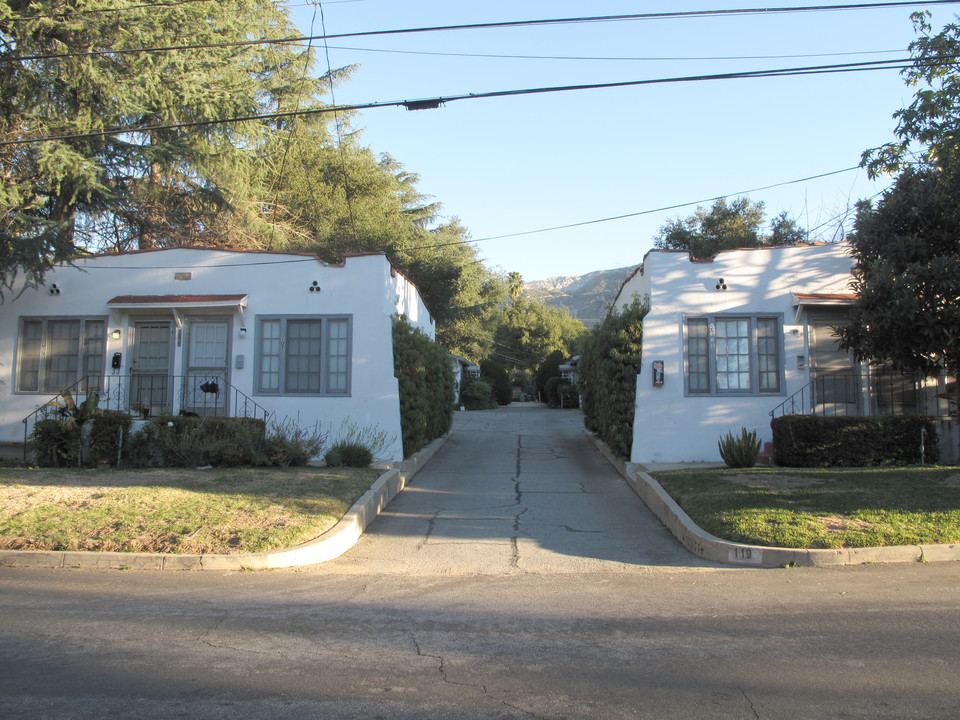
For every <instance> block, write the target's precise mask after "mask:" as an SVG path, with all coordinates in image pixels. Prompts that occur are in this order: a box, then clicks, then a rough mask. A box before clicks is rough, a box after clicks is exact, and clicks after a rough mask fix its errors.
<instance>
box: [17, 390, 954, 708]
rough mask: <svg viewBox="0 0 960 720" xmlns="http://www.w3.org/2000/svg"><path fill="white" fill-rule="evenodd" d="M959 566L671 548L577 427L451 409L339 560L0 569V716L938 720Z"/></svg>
mask: <svg viewBox="0 0 960 720" xmlns="http://www.w3.org/2000/svg"><path fill="white" fill-rule="evenodd" d="M958 678H960V563H924V564H920V563H917V564H907V565H900V564H889V565H873V566H856V567H839V568H827V569H824V568H785V569H756V568H734V567H725V566H719V565H714V564H711V563H707V562H705V561H702V560H700V559H699V558H697V557H695V556H694V555H692V554H690V553H689V552H687V551H686V550H685V549H683V548H682V547H681V546H680V545H679V543H677V542H676V541H675V540H674V539H673V538H672V537H671V536H670V534H669V533H667V532H666V530H664V529H663V527H662V526H661V525H660V524H659V522H658V521H657V520H656V519H655V518H654V517H653V516H652V515H651V514H650V513H649V512H648V511H647V510H646V508H645V507H644V505H643V503H642V502H641V501H640V500H639V499H638V498H637V497H636V496H635V495H634V494H633V493H632V492H631V491H630V489H629V488H628V487H627V486H626V484H625V482H624V481H623V480H622V479H621V478H620V477H619V475H617V473H616V472H615V471H614V470H613V469H612V468H611V467H610V466H609V464H607V463H606V461H605V460H604V459H603V458H602V457H601V456H600V454H599V453H598V452H597V451H596V450H595V449H594V448H593V447H592V446H591V445H590V443H589V442H588V441H587V440H586V439H585V438H584V437H583V431H582V423H581V419H580V415H579V413H577V412H575V411H548V410H541V409H536V408H531V407H508V408H503V409H500V410H496V411H490V412H482V413H458V414H457V416H456V418H455V432H454V434H453V436H452V437H451V438H450V439H449V440H448V442H447V443H446V445H445V446H444V447H443V448H442V449H441V450H440V452H439V453H438V454H437V455H436V456H435V458H434V459H433V460H432V461H431V462H430V463H429V464H428V465H427V466H426V467H425V468H424V469H423V470H422V471H421V472H420V473H419V474H418V475H417V476H416V477H415V478H414V480H413V483H412V484H411V485H410V486H409V487H408V488H407V489H406V490H404V491H403V492H402V493H401V494H400V495H399V496H398V497H397V498H396V499H395V500H394V501H393V502H392V503H391V504H390V505H389V506H388V507H387V508H386V511H385V512H383V513H382V514H381V516H380V517H379V518H378V519H377V520H376V521H374V523H373V524H372V525H371V526H370V527H369V528H368V530H367V532H366V533H365V534H364V535H363V536H362V537H361V539H360V541H359V542H358V544H357V545H356V546H355V547H354V548H353V549H352V550H350V551H348V552H347V553H346V554H345V555H343V556H341V557H340V558H337V559H335V560H332V561H330V562H327V563H324V564H322V565H316V566H309V567H305V568H300V569H295V570H273V571H255V572H152V571H150V572H148V571H131V570H126V571H120V570H113V571H105V570H83V569H80V570H63V569H60V570H54V569H40V568H9V567H4V568H0V718H4V719H19V718H30V719H31V720H34V719H37V718H103V717H117V718H203V719H205V718H288V717H289V718H400V719H404V720H405V719H407V718H410V719H413V718H685V719H689V718H956V717H958V716H960V681H958Z"/></svg>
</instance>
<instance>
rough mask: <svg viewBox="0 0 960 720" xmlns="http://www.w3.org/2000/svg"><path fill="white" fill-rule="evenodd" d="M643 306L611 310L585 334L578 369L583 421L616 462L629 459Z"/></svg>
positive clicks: (645, 310) (637, 303)
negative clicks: (617, 457) (613, 454)
mask: <svg viewBox="0 0 960 720" xmlns="http://www.w3.org/2000/svg"><path fill="white" fill-rule="evenodd" d="M647 310H648V308H647V306H646V305H644V304H642V303H641V302H640V301H639V300H634V301H633V302H632V303H631V304H630V305H628V306H626V307H625V308H623V309H622V310H621V311H619V312H618V311H616V310H611V311H610V312H609V313H608V314H607V317H606V318H604V320H603V322H602V323H600V324H599V325H598V326H596V327H594V328H593V329H592V330H590V332H589V333H588V334H587V335H586V336H585V338H584V340H583V342H582V348H581V351H580V364H579V365H578V368H577V369H578V375H579V379H578V381H577V384H578V388H579V391H580V401H581V408H582V410H583V421H584V424H585V425H586V427H587V429H588V430H590V431H591V432H595V433H596V434H597V436H598V437H599V438H600V439H601V440H603V441H604V442H605V443H606V444H607V445H608V446H609V447H610V449H611V450H612V451H613V452H614V453H616V454H617V455H618V456H619V457H621V458H629V457H630V448H631V447H632V445H633V421H634V413H635V406H636V402H637V374H638V373H639V372H640V367H641V360H642V357H643V318H644V316H645V315H646V314H647Z"/></svg>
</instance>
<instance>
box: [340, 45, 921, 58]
mask: <svg viewBox="0 0 960 720" xmlns="http://www.w3.org/2000/svg"><path fill="white" fill-rule="evenodd" d="M328 47H329V48H330V49H331V50H350V51H354V52H372V53H390V54H395V55H427V56H431V57H464V58H485V59H492V60H575V61H578V62H581V61H594V60H596V61H604V62H683V61H705V60H709V61H718V60H799V59H801V58H820V57H848V56H859V55H890V54H892V53H900V52H903V48H898V49H896V50H860V51H852V52H832V53H799V54H795V55H712V56H711V55H701V56H689V57H683V56H675V57H653V56H650V57H635V56H610V55H607V56H596V55H594V56H591V55H504V54H496V53H452V52H430V51H427V50H387V49H384V48H361V47H346V46H343V45H330V46H328Z"/></svg>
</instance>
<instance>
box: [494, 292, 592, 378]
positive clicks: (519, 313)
mask: <svg viewBox="0 0 960 720" xmlns="http://www.w3.org/2000/svg"><path fill="white" fill-rule="evenodd" d="M584 330H585V328H584V327H583V323H582V322H580V321H579V320H577V319H576V318H574V317H573V316H572V315H570V313H569V312H568V311H567V310H558V309H556V308H552V307H549V306H548V305H546V304H545V303H543V302H540V301H535V300H529V299H526V298H520V299H518V300H517V301H516V302H515V303H513V304H512V305H508V306H506V307H505V308H503V309H502V310H501V311H500V317H499V323H498V325H497V329H496V332H495V334H494V342H495V343H496V348H497V351H498V352H499V353H501V354H502V355H503V356H504V357H505V358H506V359H507V361H508V362H510V363H511V364H512V365H513V367H515V368H527V369H532V368H535V367H538V366H539V365H540V364H541V363H542V362H543V359H544V358H545V357H547V355H549V354H550V353H552V352H559V353H560V354H561V355H564V356H567V355H570V354H571V353H572V352H573V349H574V348H575V347H576V342H577V338H579V337H580V335H582V334H583V332H584Z"/></svg>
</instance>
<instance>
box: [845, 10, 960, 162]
mask: <svg viewBox="0 0 960 720" xmlns="http://www.w3.org/2000/svg"><path fill="white" fill-rule="evenodd" d="M911 18H912V20H913V25H914V30H915V31H916V32H917V33H918V34H919V36H920V37H918V38H917V39H916V40H915V41H913V42H912V43H911V44H910V54H911V56H912V58H913V64H912V65H911V66H910V67H908V68H906V69H905V70H903V72H902V74H903V77H904V78H905V80H906V83H907V85H910V86H918V85H921V86H923V87H922V89H920V90H918V91H917V93H916V94H915V96H914V99H913V102H912V103H911V104H910V105H909V106H907V107H905V108H902V109H900V110H898V111H897V112H895V113H894V114H893V117H894V118H895V119H896V120H897V127H896V130H895V131H894V133H895V135H896V136H897V139H896V140H895V141H893V142H889V143H887V144H885V145H882V146H880V147H878V148H873V149H872V150H867V151H866V152H865V153H864V154H863V158H862V161H861V165H862V166H863V167H866V168H867V170H868V171H869V173H870V176H871V177H877V176H878V175H881V174H895V173H897V172H899V171H900V170H903V169H904V168H906V167H908V166H911V165H920V166H930V167H946V166H948V165H953V166H956V164H957V163H958V162H960V159H958V156H960V73H958V63H957V57H958V56H960V25H958V24H957V23H956V22H954V23H950V24H948V25H945V26H944V27H943V29H942V30H941V31H940V32H939V33H936V34H933V31H932V28H931V26H930V22H929V19H930V13H929V12H926V11H924V12H916V13H914V14H913V15H911Z"/></svg>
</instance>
